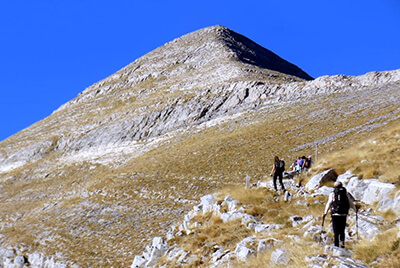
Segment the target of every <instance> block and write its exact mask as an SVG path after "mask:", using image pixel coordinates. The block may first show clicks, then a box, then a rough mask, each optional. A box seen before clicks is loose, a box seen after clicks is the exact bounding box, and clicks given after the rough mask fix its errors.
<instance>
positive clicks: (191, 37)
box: [0, 26, 400, 267]
mask: <svg viewBox="0 0 400 268" xmlns="http://www.w3.org/2000/svg"><path fill="white" fill-rule="evenodd" d="M399 88H400V70H394V71H387V72H371V73H368V74H365V75H361V76H356V77H352V76H346V75H337V76H323V77H319V78H316V79H313V78H312V77H310V76H309V75H308V74H307V73H306V72H304V71H303V70H301V69H300V68H299V67H297V66H295V65H293V64H291V63H289V62H287V61H286V60H284V59H282V58H280V57H279V56H278V55H276V54H274V53H273V52H271V51H269V50H268V49H265V48H263V47H261V46H260V45H258V44H256V43H254V42H252V41H251V40H249V39H248V38H246V37H244V36H242V35H240V34H238V33H236V32H234V31H232V30H230V29H228V28H226V27H223V26H213V27H209V28H205V29H201V30H198V31H196V32H193V33H189V34H187V35H184V36H182V37H180V38H177V39H175V40H173V41H171V42H169V43H167V44H165V45H164V46H161V47H159V48H157V49H155V50H154V51H151V52H150V53H148V54H146V55H144V56H142V57H141V58H139V59H137V60H135V61H134V62H133V63H131V64H129V65H128V66H126V67H124V68H123V69H121V70H119V71H118V72H116V73H115V74H112V75H111V76H109V77H107V78H105V79H103V80H101V81H99V82H98V83H96V84H94V85H92V86H90V87H88V88H87V89H85V90H84V91H83V92H82V93H80V94H79V95H78V96H77V97H76V98H75V99H73V100H71V101H69V102H67V103H66V104H64V105H62V106H61V107H60V108H59V109H58V110H56V111H54V112H53V114H51V115H50V116H49V117H47V118H44V119H43V120H41V121H39V122H37V123H35V124H34V125H32V126H30V127H29V128H27V129H24V130H22V131H21V132H19V133H17V134H15V135H14V136H12V137H10V138H8V139H6V140H4V141H3V142H1V143H0V203H1V206H0V218H1V225H0V266H1V265H3V266H4V267H24V266H30V267H129V266H131V265H132V262H133V260H136V262H134V263H135V265H138V266H142V265H147V266H149V267H150V266H157V265H158V264H157V263H156V261H157V262H158V261H160V262H164V263H165V265H166V266H168V265H173V263H174V262H175V257H176V258H180V259H181V262H179V263H180V264H181V265H186V264H187V265H189V266H190V265H194V263H196V265H200V266H210V267H216V266H217V265H218V260H220V259H222V258H223V256H233V255H232V254H231V253H232V252H234V249H229V248H224V249H222V246H221V245H220V244H219V243H217V242H215V241H207V242H205V243H206V244H207V243H208V244H207V245H208V246H207V248H208V250H211V249H210V245H211V244H212V245H214V246H217V245H219V248H215V249H214V251H213V252H212V253H213V254H214V255H215V253H216V252H217V251H218V252H220V253H221V256H219V257H217V256H214V255H213V254H211V253H210V252H211V251H210V252H208V251H207V250H206V251H204V252H202V254H204V258H202V257H201V256H200V255H199V254H197V255H194V254H193V255H191V254H190V252H189V251H190V250H187V249H186V248H183V247H181V246H178V244H176V245H175V246H171V245H167V246H165V247H164V242H165V241H166V240H165V241H164V240H163V239H162V238H161V237H164V236H166V235H168V232H173V233H172V234H170V235H169V238H171V239H169V240H171V242H170V243H175V242H176V243H178V242H179V241H181V240H183V241H186V238H187V237H185V236H186V235H189V233H194V232H195V230H196V228H197V227H200V225H201V224H203V222H204V219H205V218H207V217H211V216H210V214H207V215H201V214H199V213H197V212H198V211H197V210H196V211H195V212H193V207H194V206H198V202H199V200H200V199H201V200H203V197H204V196H207V195H208V194H215V193H216V192H218V191H224V189H226V187H227V186H228V185H232V184H233V185H244V184H243V182H244V178H245V177H246V175H247V177H248V178H251V180H252V181H253V183H255V182H256V181H261V182H266V181H269V180H270V178H269V177H268V174H269V172H270V170H271V165H272V157H273V156H274V155H279V156H281V157H282V158H284V159H285V160H286V161H287V163H288V165H289V164H290V162H291V160H292V159H294V158H296V157H298V156H299V155H306V154H307V155H308V154H314V155H315V156H319V157H320V158H321V157H323V156H327V155H330V154H331V153H333V152H336V151H340V150H343V149H346V148H348V147H351V146H353V145H355V144H357V143H359V142H360V141H362V140H368V139H369V138H371V137H373V136H374V135H377V134H379V133H382V132H384V131H386V130H388V129H391V128H392V127H394V126H397V125H398V123H399V118H400V90H399ZM316 150H318V151H316ZM316 152H317V153H318V154H316ZM394 152H395V150H394ZM394 161H398V160H394ZM338 168H340V167H338ZM376 174H378V175H379V172H377V173H376ZM378 175H377V176H378ZM310 176H311V173H310ZM305 179H306V180H307V179H310V178H305ZM367 179H377V180H378V179H380V178H367ZM380 180H384V179H383V176H382V178H381V179H380ZM354 183H355V182H354ZM385 183H387V182H385ZM357 185H358V184H357ZM362 185H364V184H362ZM364 186H365V185H364ZM364 186H363V187H364ZM293 187H295V186H293ZM365 187H366V186H365ZM396 187H398V185H394V184H393V185H392V186H389V188H390V189H392V188H393V189H397V188H396ZM315 190H316V189H314V188H313V189H301V191H300V192H301V193H302V192H304V193H306V195H304V196H302V197H297V195H299V196H300V194H297V195H296V198H302V199H301V200H300V199H298V200H295V201H296V202H300V203H301V202H308V203H310V202H314V201H318V200H319V199H318V198H319V197H316V196H312V192H313V191H315ZM371 191H372V192H373V190H371ZM296 192H297V189H296ZM293 194H294V190H293ZM268 195H269V193H268V194H266V196H268ZM358 195H359V196H360V197H361V196H362V194H361V193H359V194H358ZM271 198H272V197H271ZM311 198H317V200H313V201H310V199H311ZM393 198H395V196H393ZM393 198H392V199H393ZM214 199H215V200H214V201H216V202H217V203H216V205H222V202H223V201H224V200H225V199H224V198H222V199H221V200H217V198H214ZM303 199H304V200H303ZM226 200H231V199H230V198H229V197H226ZM226 200H225V203H224V204H225V206H228V208H227V209H226V210H227V211H226V212H232V211H234V210H236V209H239V210H240V206H239V205H238V206H237V207H235V206H233V205H232V208H229V206H230V205H229V204H230V203H229V202H231V201H229V202H227V201H226ZM271 200H272V201H274V199H273V198H272V199H271ZM202 202H203V201H202ZM232 202H233V201H232ZM365 202H367V201H365ZM368 202H369V201H368ZM368 202H367V203H368ZM374 202H375V201H371V202H370V203H368V204H369V205H372V204H373V203H374ZM275 203H276V204H280V203H279V202H275ZM275 203H274V204H275ZM312 204H314V203H312ZM386 204H388V203H386ZM389 207H390V208H392V207H393V208H397V206H395V205H393V206H392V205H390V206H389V205H387V208H389ZM198 209H200V208H198ZM275 209H277V208H275ZM205 212H206V213H207V212H213V213H215V214H217V216H219V214H221V213H224V212H223V211H222V210H220V209H218V211H217V210H212V211H211V210H210V211H205ZM321 213H322V211H321ZM368 213H370V212H368ZM254 214H257V213H254ZM370 214H371V213H370ZM370 214H368V215H370ZM395 214H396V213H395ZM243 215H244V214H243ZM274 215H275V216H276V217H277V218H279V219H278V221H281V222H280V223H276V224H278V225H277V226H286V225H287V224H288V223H286V222H284V220H282V217H278V216H279V215H278V214H274ZM365 215H367V212H366V214H365ZM303 216H304V217H306V216H308V215H301V217H303ZM254 217H255V216H254ZM200 218H203V222H202V221H201V220H200ZM211 219H212V220H211ZM237 219H238V218H237ZM307 219H308V220H306V221H305V222H311V221H314V218H312V219H311V218H310V217H309V218H307ZM182 220H183V222H186V224H189V225H190V224H194V225H196V226H197V227H190V228H189V227H188V226H186V227H187V228H185V227H182V228H181V229H179V228H177V229H171V226H172V225H175V223H179V222H182ZM208 220H209V222H213V221H216V222H214V223H218V222H219V221H221V219H215V218H209V219H208ZM222 221H225V220H224V219H222ZM254 221H255V223H257V224H260V226H261V227H262V226H263V224H266V223H265V222H263V221H265V219H263V218H259V217H258V218H257V220H254ZM268 221H269V223H270V224H272V222H271V221H272V219H269V220H268ZM235 224H237V223H235ZM279 224H280V225H279ZM178 225H179V224H178ZM245 225H246V224H245ZM215 226H217V225H215ZM253 227H254V226H253ZM261 227H259V228H261ZM238 228H239V229H238V230H241V231H240V232H242V231H243V230H245V231H244V232H245V233H246V234H248V233H247V232H253V231H254V230H255V229H254V228H253V229H252V228H250V229H246V226H245V228H244V229H241V228H240V226H239V227H238ZM280 228H281V227H279V228H278V229H280ZM216 229H218V228H217V227H216ZM222 232H223V231H222ZM246 237H247V236H243V237H242V238H243V239H245V238H246ZM257 239H258V240H257ZM257 239H256V240H252V241H253V242H254V241H256V242H257V243H259V241H264V240H262V239H261V238H257ZM260 239H261V240H260ZM299 239H301V237H300V238H299ZM371 239H372V238H371ZM178 240H179V241H178ZM250 240H251V239H250ZM250 240H248V239H247V240H245V242H243V243H244V244H246V243H247V244H248V243H253V242H249V241H250ZM151 241H154V246H155V247H160V248H161V249H160V250H161V251H162V253H160V252H158V251H157V252H155V253H154V254H156V255H157V256H156V257H153V258H152V257H151V256H150V255H151V254H152V252H153V251H152V249H151V248H148V249H147V250H144V249H145V248H146V245H149V244H150V245H151ZM268 241H272V240H268ZM181 242H182V241H181ZM203 242H204V241H203ZM236 242H237V243H239V242H240V241H236ZM264 242H265V241H264ZM187 243H189V242H187ZM214 243H215V244H214ZM232 243H233V242H232ZM243 243H242V244H243ZM254 243H255V242H254ZM268 243H269V242H268ZM268 243H267V244H268ZM192 244H193V243H192ZM195 244H196V243H195ZM200 244H201V243H200ZM200 244H199V245H198V247H197V248H202V245H200ZM247 244H246V245H247ZM272 244H273V243H272ZM224 246H225V247H226V245H224ZM235 246H236V244H235ZM281 246H282V243H280V244H279V247H281ZM149 247H151V246H149ZM167 248H168V249H167ZM246 248H248V247H246ZM164 249H165V252H164ZM195 249H196V247H195V248H194V249H193V248H192V249H191V251H194V250H195ZM274 249H276V250H277V253H276V254H278V255H279V254H280V253H281V251H279V250H281V248H274ZM278 249H279V250H278ZM168 250H169V251H168ZM172 250H175V251H174V252H172V253H171V251H172ZM226 250H229V251H226ZM246 250H247V249H243V250H242V249H238V250H237V251H243V252H244V251H246ZM282 250H284V249H282ZM178 251H179V254H178ZM143 252H144V253H143ZM207 252H208V253H207ZM285 252H287V250H286V251H285ZM142 253H143V254H142ZM228 253H229V254H228ZM182 254H183V255H184V256H183V255H182ZM235 254H236V253H235ZM244 255H246V254H245V253H240V254H236V255H234V256H235V257H234V258H245V257H242V256H244ZM250 255H251V254H250ZM281 255H282V254H281ZM135 256H136V257H135ZM162 256H164V259H162ZM168 256H169V257H168ZM171 256H172V257H171ZM236 256H239V257H236ZM246 256H247V255H246ZM214 257H215V261H213V259H214ZM246 258H247V257H246ZM277 258H278V257H277ZM310 258H314V257H310ZM315 258H317V257H315ZM289 259H290V258H289ZM191 260H192V261H195V262H191ZM225 260H226V261H228V262H230V261H231V260H230V259H229V258H228V257H226V258H225ZM232 261H234V260H232ZM317 262H321V261H320V260H319V261H317ZM176 263H178V262H176ZM225 264H226V263H225V262H221V265H225ZM13 265H14V266H13ZM18 265H19V266H18ZM213 265H214V266H213ZM132 266H134V265H132Z"/></svg>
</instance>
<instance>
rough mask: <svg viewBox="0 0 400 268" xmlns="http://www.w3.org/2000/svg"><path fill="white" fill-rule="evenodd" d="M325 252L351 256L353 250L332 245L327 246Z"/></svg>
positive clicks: (339, 255)
mask: <svg viewBox="0 0 400 268" xmlns="http://www.w3.org/2000/svg"><path fill="white" fill-rule="evenodd" d="M324 252H325V254H330V255H332V256H337V257H348V258H351V252H350V251H349V250H347V249H344V248H339V247H335V246H331V245H327V246H325V248H324Z"/></svg>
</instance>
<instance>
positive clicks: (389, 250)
mask: <svg viewBox="0 0 400 268" xmlns="http://www.w3.org/2000/svg"><path fill="white" fill-rule="evenodd" d="M399 244H400V239H399V238H397V230H396V229H391V230H389V231H387V232H384V233H382V234H379V235H377V236H376V238H375V239H374V240H372V241H367V240H363V241H361V242H359V243H358V244H355V245H354V247H353V248H354V257H355V258H358V259H361V260H363V261H364V262H366V263H368V264H370V263H372V262H374V261H375V260H377V259H378V258H382V259H381V260H379V267H398V266H396V265H398V264H399V263H400V247H399ZM381 264H382V266H381ZM394 264H395V265H394ZM391 265H394V266H391Z"/></svg>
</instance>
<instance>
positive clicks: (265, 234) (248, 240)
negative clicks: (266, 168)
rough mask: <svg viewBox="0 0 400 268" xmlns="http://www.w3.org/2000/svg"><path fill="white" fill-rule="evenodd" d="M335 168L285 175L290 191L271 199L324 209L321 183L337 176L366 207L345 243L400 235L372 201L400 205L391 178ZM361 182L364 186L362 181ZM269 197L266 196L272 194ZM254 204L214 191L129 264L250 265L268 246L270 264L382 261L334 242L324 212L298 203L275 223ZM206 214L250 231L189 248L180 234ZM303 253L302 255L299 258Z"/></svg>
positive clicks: (197, 230) (195, 233) (194, 231)
mask: <svg viewBox="0 0 400 268" xmlns="http://www.w3.org/2000/svg"><path fill="white" fill-rule="evenodd" d="M333 173H334V172H333V170H328V171H326V172H324V173H321V174H318V175H316V176H314V177H313V178H312V180H311V181H310V182H308V183H307V184H306V185H305V187H303V186H298V185H297V184H296V183H295V181H294V180H293V179H286V180H284V184H285V187H286V189H288V191H287V192H285V193H281V195H274V197H273V200H271V201H270V202H276V203H279V204H280V205H281V206H282V209H285V206H290V205H293V203H295V204H296V205H298V206H303V207H304V208H306V210H307V208H310V206H313V205H315V204H318V205H320V206H318V208H319V209H320V211H319V212H320V213H321V214H322V212H323V207H324V206H323V205H324V203H323V202H321V199H319V198H318V197H321V196H325V197H326V196H327V195H329V193H330V192H332V191H333V188H332V187H328V186H322V185H324V184H326V183H328V182H329V181H331V182H332V180H339V181H342V182H343V183H344V185H345V186H346V187H347V189H348V190H349V192H350V193H352V194H353V195H354V196H355V197H356V198H357V202H358V203H359V204H361V203H363V206H362V207H363V209H360V210H359V211H358V213H357V216H356V214H355V213H354V212H353V213H351V214H350V215H349V217H348V220H347V222H348V225H349V226H348V228H346V241H347V242H346V243H347V244H350V245H352V244H354V243H358V242H359V241H362V240H369V241H371V240H373V239H375V238H376V236H377V235H378V234H381V233H382V232H383V231H385V232H388V231H390V230H391V229H393V230H394V231H395V234H397V236H398V238H400V223H397V225H392V227H389V229H385V230H383V229H382V226H390V223H389V222H387V221H385V220H384V218H383V217H382V216H380V215H377V214H374V213H373V212H372V209H371V207H370V205H371V204H372V203H378V205H377V207H376V209H377V210H381V211H382V210H386V209H387V208H388V207H392V208H393V210H394V211H400V209H399V208H400V192H399V191H396V190H395V188H394V186H393V185H392V184H385V183H378V185H376V184H375V183H376V181H374V180H358V179H357V176H355V175H354V174H351V173H349V172H347V173H345V174H342V175H340V176H339V177H337V175H336V176H335V175H334V174H333ZM360 184H362V185H364V186H365V187H360ZM374 184H375V185H374ZM252 187H258V188H259V187H265V188H268V189H270V190H271V191H272V189H273V187H272V183H271V182H260V181H259V182H258V183H257V185H256V186H252ZM371 193H374V194H371ZM391 193H392V195H391ZM393 194H394V196H396V197H395V198H394V199H393V198H390V196H393ZM265 198H268V195H266V196H265ZM325 200H326V199H325ZM321 203H322V204H321ZM251 205H254V204H246V205H243V204H242V202H241V201H239V200H236V199H234V198H232V197H231V196H229V195H227V196H221V195H219V194H210V195H206V196H203V197H201V202H200V203H199V204H198V205H195V206H194V207H193V209H192V210H191V211H189V213H188V214H186V215H185V216H184V217H183V218H184V219H183V221H182V222H181V223H179V224H176V225H173V226H172V227H171V228H170V229H169V231H168V232H167V234H166V235H165V236H164V237H155V238H154V239H153V242H152V243H151V244H149V245H148V246H146V250H145V251H144V252H143V253H142V255H137V256H136V257H135V259H134V260H133V263H132V265H131V267H132V268H139V267H176V266H183V267H241V266H246V263H247V262H248V261H249V259H254V258H255V259H257V258H265V257H263V254H264V255H265V252H269V256H268V258H267V261H265V260H264V262H263V263H264V264H265V263H266V264H268V266H269V267H275V266H281V265H282V266H286V267H287V266H289V267H300V266H299V265H300V264H302V265H301V266H302V267H305V266H307V267H314V268H317V267H370V265H371V264H372V265H377V266H379V259H376V260H374V261H373V262H372V263H369V264H367V263H365V262H363V261H362V260H360V259H356V258H355V256H354V252H353V250H352V249H351V247H352V246H350V248H346V249H342V248H337V247H335V246H333V238H332V234H331V232H332V231H331V226H330V224H329V222H328V223H327V224H325V226H322V225H321V217H319V216H316V215H315V214H313V213H310V214H308V215H307V213H305V214H304V209H298V213H299V214H302V216H300V215H291V216H289V217H288V218H287V221H286V222H285V223H283V224H279V223H274V219H268V222H266V221H265V220H263V219H262V218H260V216H258V217H257V216H254V215H251V214H248V213H246V211H249V206H251ZM206 215H207V216H206ZM203 217H209V218H211V217H215V218H218V219H219V221H218V220H216V219H214V222H213V225H214V226H213V225H211V228H215V229H218V225H219V224H224V223H228V222H233V221H236V222H239V223H240V228H241V229H245V230H247V231H248V233H247V235H248V236H247V235H246V236H245V237H241V239H240V241H239V242H237V243H236V244H235V246H234V247H230V248H229V247H227V246H226V245H221V244H218V242H215V241H208V240H205V241H201V242H200V243H199V245H198V248H196V250H197V252H201V253H200V254H198V253H197V252H196V251H193V249H188V248H187V244H185V243H184V242H182V241H184V239H182V237H190V238H188V239H196V238H198V237H200V236H201V235H202V232H204V229H203V228H204V226H205V225H206V224H208V223H207V222H205V221H204V218H203ZM276 218H278V217H276ZM276 218H275V220H276ZM199 219H201V220H200V221H199ZM283 229H286V230H285V235H284V237H282V235H279V237H280V239H278V238H276V237H277V233H279V232H281V231H282V230H283ZM235 233H240V231H239V230H238V229H236V230H235ZM219 235H220V236H224V235H225V234H224V233H220V234H219ZM217 238H218V237H217ZM217 238H216V240H217ZM230 239H233V237H230ZM397 241H399V240H397ZM186 243H187V242H186ZM201 247H203V248H209V250H203V251H201V250H200V248H201ZM301 247H309V248H319V249H317V250H314V252H313V253H314V254H310V255H307V253H308V252H307V251H306V252H305V254H304V253H303V252H302V249H301ZM205 252H207V254H205ZM300 258H304V259H303V260H300V261H299V259H300ZM253 261H254V260H253ZM260 263H261V262H260ZM303 265H304V266H303ZM246 267H247V266H246ZM249 267H251V266H249Z"/></svg>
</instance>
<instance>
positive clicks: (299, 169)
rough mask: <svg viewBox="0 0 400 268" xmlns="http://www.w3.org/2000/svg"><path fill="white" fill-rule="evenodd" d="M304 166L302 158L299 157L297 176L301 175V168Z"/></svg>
mask: <svg viewBox="0 0 400 268" xmlns="http://www.w3.org/2000/svg"><path fill="white" fill-rule="evenodd" d="M302 166H303V160H302V159H301V157H300V156H299V157H298V158H297V161H296V171H297V174H300V173H301V167H302Z"/></svg>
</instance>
